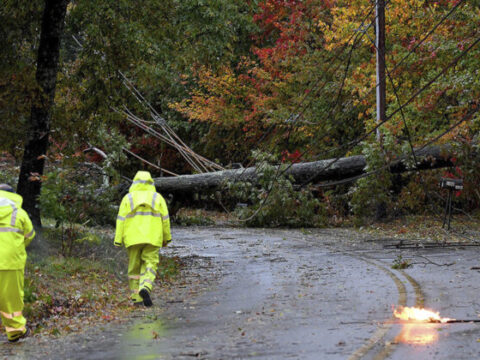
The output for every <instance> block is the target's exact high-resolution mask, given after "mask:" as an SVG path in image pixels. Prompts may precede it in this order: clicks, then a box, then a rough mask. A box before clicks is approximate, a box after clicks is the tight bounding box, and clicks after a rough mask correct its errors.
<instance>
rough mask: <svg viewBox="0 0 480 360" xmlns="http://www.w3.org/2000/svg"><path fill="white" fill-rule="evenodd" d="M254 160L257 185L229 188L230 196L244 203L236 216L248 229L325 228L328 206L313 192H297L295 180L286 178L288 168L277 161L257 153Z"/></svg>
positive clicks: (240, 205)
mask: <svg viewBox="0 0 480 360" xmlns="http://www.w3.org/2000/svg"><path fill="white" fill-rule="evenodd" d="M253 156H254V157H255V158H257V159H258V161H259V162H258V165H257V183H256V184H252V183H250V182H231V183H229V184H228V189H229V192H230V195H231V196H233V197H234V198H236V199H238V200H239V201H240V202H242V203H241V204H238V205H237V208H236V210H235V212H236V215H237V216H238V217H239V218H240V219H241V220H242V221H244V222H245V224H246V225H248V226H267V227H275V226H289V227H313V226H321V225H324V224H325V207H324V205H323V204H322V203H321V202H320V201H319V200H318V199H316V198H314V196H313V195H312V192H311V191H310V190H309V189H299V190H296V189H295V187H294V185H293V178H292V177H291V176H287V175H285V174H283V171H284V170H285V169H286V168H287V165H286V164H282V165H273V163H274V162H275V160H276V159H275V157H274V156H273V155H270V154H265V153H257V152H254V153H253ZM278 166H279V168H278Z"/></svg>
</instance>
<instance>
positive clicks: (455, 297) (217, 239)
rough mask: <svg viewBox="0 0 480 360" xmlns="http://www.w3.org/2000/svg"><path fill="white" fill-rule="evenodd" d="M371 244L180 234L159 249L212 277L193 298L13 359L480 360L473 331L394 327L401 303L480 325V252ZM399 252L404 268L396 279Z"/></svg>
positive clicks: (335, 235) (332, 238) (468, 327)
mask: <svg viewBox="0 0 480 360" xmlns="http://www.w3.org/2000/svg"><path fill="white" fill-rule="evenodd" d="M377 240H378V241H372V239H368V238H365V237H364V236H362V235H360V234H358V233H356V232H354V231H350V230H339V229H334V230H308V231H299V230H270V229H268V230H265V229H254V230H253V229H229V228H180V229H179V228H177V229H175V230H174V246H172V247H170V248H168V249H166V250H165V251H166V252H167V253H168V254H171V255H178V256H180V257H185V258H191V257H192V256H195V257H196V258H197V259H198V261H196V264H197V265H196V266H197V270H198V274H199V276H200V277H202V276H206V277H209V276H213V275H214V276H213V277H214V278H215V281H213V282H210V284H209V285H208V286H207V287H206V288H204V289H203V290H202V291H199V293H198V295H193V296H191V294H190V295H189V296H185V297H183V298H178V299H170V301H168V302H165V301H164V302H163V303H160V302H159V301H157V302H156V308H155V309H152V310H147V311H145V312H143V313H142V316H141V317H139V318H137V319H133V321H132V322H131V323H130V324H129V325H125V326H118V327H116V328H113V327H111V326H110V327H108V326H107V327H106V328H105V329H102V331H98V329H97V331H96V332H92V333H91V334H89V335H88V334H87V335H81V336H78V337H75V336H71V337H68V338H66V339H65V340H64V341H63V342H62V343H61V344H54V345H50V346H53V347H54V348H53V349H52V348H51V347H50V348H48V346H46V347H45V348H43V350H42V349H41V348H40V347H37V351H34V350H32V347H33V343H31V344H30V345H29V342H28V341H27V342H25V343H24V344H23V345H22V346H23V348H22V347H18V351H14V352H11V353H10V354H11V355H12V357H11V358H37V355H38V358H45V356H46V355H47V354H48V357H49V358H59V359H65V358H71V359H194V358H198V359H480V324H478V323H464V324H445V325H439V324H426V325H425V324H421V325H411V324H410V325H405V324H403V325H402V324H399V323H398V322H397V321H394V320H393V319H392V307H393V306H398V305H407V306H415V305H417V306H425V307H427V308H433V309H435V310H437V311H440V313H441V315H442V316H446V317H450V318H457V319H479V314H480V292H479V289H480V282H479V280H480V271H478V270H475V267H478V266H480V256H479V255H480V247H466V248H441V249H428V250H426V249H423V250H422V249H420V250H419V249H415V250H400V249H384V245H385V244H386V242H385V241H382V240H381V239H377ZM398 255H402V257H403V259H407V260H409V261H410V262H412V263H413V266H412V267H410V268H408V269H405V270H393V269H392V268H391V265H392V263H393V261H394V260H395V259H396V258H397V257H398ZM472 268H473V269H472ZM188 290H189V289H185V293H187V292H188ZM0 346H2V345H0ZM39 349H40V350H39ZM42 351H43V353H42ZM0 354H1V352H0ZM14 354H15V355H16V356H13V355H14ZM42 354H43V355H42ZM9 358H10V357H9Z"/></svg>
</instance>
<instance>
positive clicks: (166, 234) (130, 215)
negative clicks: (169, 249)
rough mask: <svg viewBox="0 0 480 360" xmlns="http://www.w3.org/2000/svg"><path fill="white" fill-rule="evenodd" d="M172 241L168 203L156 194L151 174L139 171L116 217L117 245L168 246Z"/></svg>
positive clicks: (115, 241)
mask: <svg viewBox="0 0 480 360" xmlns="http://www.w3.org/2000/svg"><path fill="white" fill-rule="evenodd" d="M171 239H172V235H171V234H170V219H169V216H168V209H167V204H166V202H165V199H164V198H163V197H162V196H161V195H160V194H159V193H157V192H156V191H155V186H154V185H153V179H152V176H151V175H150V173H149V172H148V171H139V172H137V174H136V175H135V178H134V179H133V183H132V185H131V186H130V189H129V192H128V194H127V195H125V196H124V197H123V199H122V202H121V204H120V208H119V210H118V216H117V227H116V232H115V240H114V243H115V245H117V246H120V245H122V244H123V245H125V247H129V246H132V245H136V244H152V245H154V246H159V247H162V246H166V245H167V243H168V242H170V241H171Z"/></svg>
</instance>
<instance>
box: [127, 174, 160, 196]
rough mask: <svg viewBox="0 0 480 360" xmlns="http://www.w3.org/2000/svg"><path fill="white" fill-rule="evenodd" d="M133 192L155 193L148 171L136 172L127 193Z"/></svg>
mask: <svg viewBox="0 0 480 360" xmlns="http://www.w3.org/2000/svg"><path fill="white" fill-rule="evenodd" d="M133 191H153V192H155V191H156V189H155V185H154V184H153V179H152V175H150V173H149V172H148V171H138V172H137V174H136V175H135V177H134V178H133V183H132V185H131V186H130V189H129V190H128V192H133Z"/></svg>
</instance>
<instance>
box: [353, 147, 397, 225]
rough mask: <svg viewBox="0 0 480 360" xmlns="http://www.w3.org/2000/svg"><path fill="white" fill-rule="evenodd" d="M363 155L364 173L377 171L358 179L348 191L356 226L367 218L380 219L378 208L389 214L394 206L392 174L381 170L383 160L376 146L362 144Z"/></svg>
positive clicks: (380, 151)
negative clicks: (365, 163)
mask: <svg viewBox="0 0 480 360" xmlns="http://www.w3.org/2000/svg"><path fill="white" fill-rule="evenodd" d="M363 154H364V156H365V158H366V160H367V167H366V169H365V171H366V172H369V171H373V170H378V172H377V173H375V174H374V175H371V176H367V177H364V178H361V179H359V180H358V181H357V182H356V184H355V185H354V186H353V187H352V188H351V189H350V192H349V194H350V195H351V201H350V207H351V210H352V212H353V214H354V215H355V222H356V224H357V225H360V224H362V223H363V222H365V220H366V219H368V218H374V217H377V218H378V217H382V215H384V214H379V213H378V211H379V207H382V208H383V210H385V213H389V212H390V211H391V209H392V207H393V205H394V203H393V199H392V193H393V192H392V185H393V182H392V174H391V173H390V172H389V170H388V169H386V168H385V169H383V167H384V165H385V159H384V155H383V152H382V150H381V149H380V148H379V146H378V145H377V144H364V148H363Z"/></svg>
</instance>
